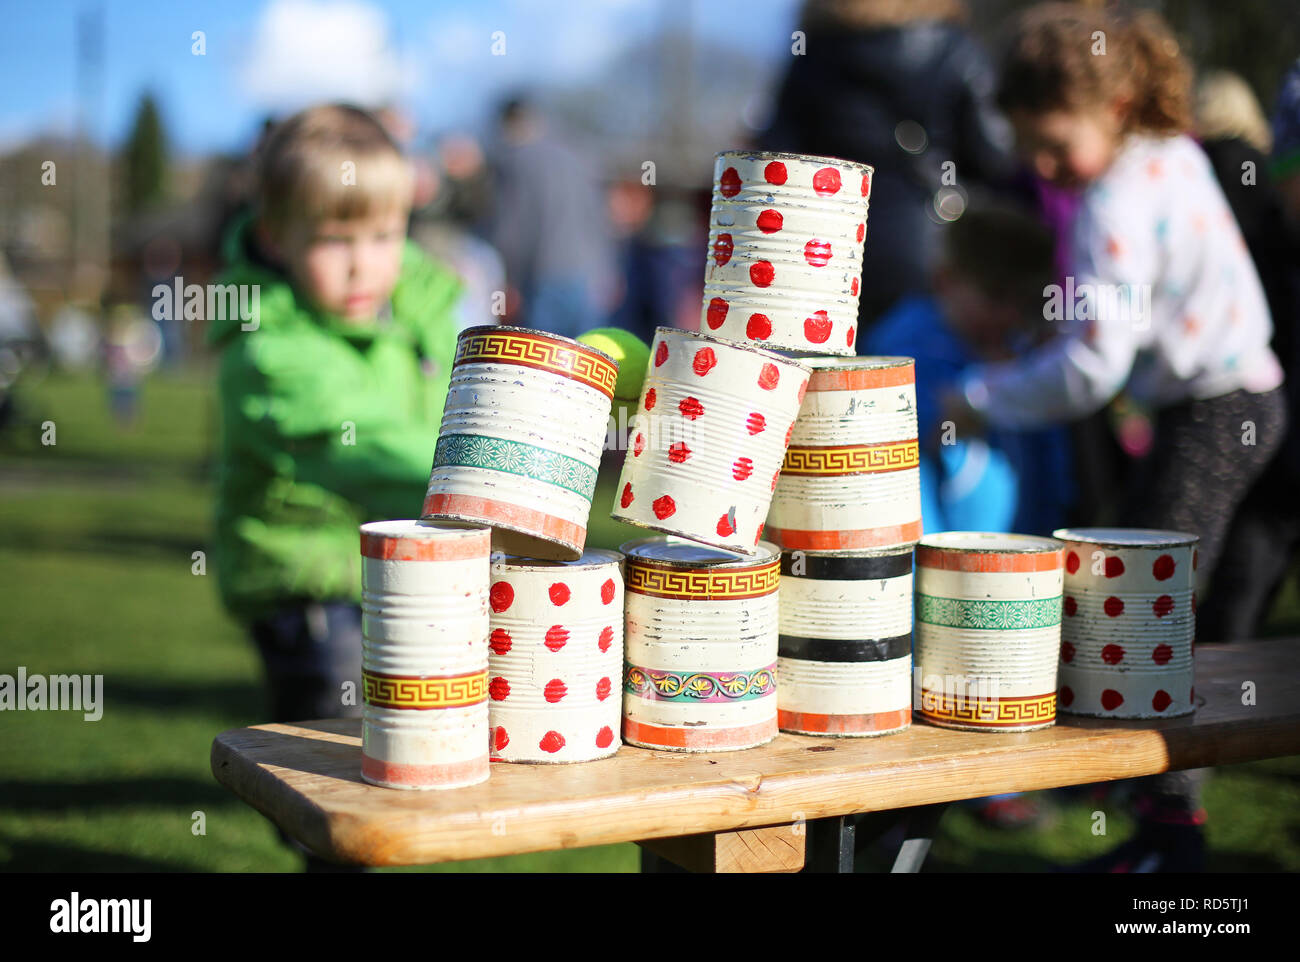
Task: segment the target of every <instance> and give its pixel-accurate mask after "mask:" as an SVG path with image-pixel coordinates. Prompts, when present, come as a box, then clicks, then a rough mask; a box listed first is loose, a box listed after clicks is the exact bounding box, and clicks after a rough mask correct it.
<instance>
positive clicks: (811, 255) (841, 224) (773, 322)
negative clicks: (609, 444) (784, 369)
mask: <svg viewBox="0 0 1300 962" xmlns="http://www.w3.org/2000/svg"><path fill="white" fill-rule="evenodd" d="M871 175H872V169H871V168H870V167H868V166H867V165H866V164H859V163H854V162H852V161H848V160H839V159H837V158H834V157H811V156H807V155H803V154H782V153H756V152H753V151H747V150H729V151H724V152H723V153H720V154H718V156H717V160H716V161H715V162H714V169H713V209H712V212H711V214H710V217H709V247H708V251H707V253H706V260H705V270H704V305H703V307H702V309H701V311H700V330H701V331H703V332H706V333H710V334H717V336H719V337H725V338H727V339H728V340H732V341H747V342H749V343H753V344H758V345H760V346H762V347H768V348H775V349H778V350H788V351H801V352H806V353H813V354H852V353H853V349H854V344H855V342H856V339H857V322H858V296H859V286H860V283H861V277H862V254H863V245H864V243H865V241H866V235H867V201H868V199H869V197H870V194H871Z"/></svg>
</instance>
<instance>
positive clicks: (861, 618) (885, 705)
mask: <svg viewBox="0 0 1300 962" xmlns="http://www.w3.org/2000/svg"><path fill="white" fill-rule="evenodd" d="M777 675H778V677H779V678H780V688H779V694H778V696H777V707H778V721H779V723H780V727H781V730H782V731H788V732H795V733H798V734H805V735H844V736H868V735H884V734H888V733H890V732H896V731H902V730H903V729H904V728H907V727H908V725H910V724H911V720H912V550H911V549H910V548H906V549H903V550H901V551H900V550H894V551H889V552H840V553H836V554H815V553H811V552H804V551H793V552H791V551H785V552H782V553H781V636H780V658H779V659H778V661H777Z"/></svg>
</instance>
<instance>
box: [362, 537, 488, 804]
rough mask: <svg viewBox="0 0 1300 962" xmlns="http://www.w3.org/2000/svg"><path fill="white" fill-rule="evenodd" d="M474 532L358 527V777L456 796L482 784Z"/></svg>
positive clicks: (481, 579) (484, 655)
mask: <svg viewBox="0 0 1300 962" xmlns="http://www.w3.org/2000/svg"><path fill="white" fill-rule="evenodd" d="M490 542H491V531H490V530H489V529H488V528H487V527H484V526H480V525H466V524H424V523H421V522H417V521H377V522H374V523H373V524H365V525H362V526H361V634H362V642H361V668H362V683H363V687H364V699H365V701H364V706H363V708H362V721H361V777H362V778H364V779H365V780H366V781H368V782H371V783H372V784H375V785H382V786H384V787H385V788H414V789H430V788H458V787H460V786H463V785H473V784H476V783H478V782H481V781H483V780H484V779H485V778H487V777H488V751H487V745H488V703H487V699H488V690H487V683H488V675H487V667H488V564H489V561H488V558H489V552H490V551H491V544H490Z"/></svg>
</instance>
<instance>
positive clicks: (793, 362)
mask: <svg viewBox="0 0 1300 962" xmlns="http://www.w3.org/2000/svg"><path fill="white" fill-rule="evenodd" d="M665 335H667V336H672V337H677V336H680V337H681V338H683V339H684V340H689V341H705V342H707V343H709V344H718V345H720V346H722V347H725V348H729V349H731V350H736V351H748V352H749V353H751V354H757V355H758V356H759V357H763V358H766V359H768V360H769V361H777V362H779V363H780V364H783V365H786V366H788V367H795V368H798V369H799V370H801V371H803V372H804V373H805V374H812V368H811V367H809V366H808V365H807V363H805V362H806V361H807V358H798V359H796V358H793V357H790V356H789V355H788V354H781V353H778V352H776V351H769V350H767V349H766V348H762V347H756V346H755V345H753V344H746V343H744V342H742V341H729V340H727V339H726V338H725V337H714V336H712V335H710V334H700V333H697V332H696V331H683V330H682V329H681V328H679V327H657V328H655V340H656V341H657V340H659V339H660V338H661V337H664V336H665Z"/></svg>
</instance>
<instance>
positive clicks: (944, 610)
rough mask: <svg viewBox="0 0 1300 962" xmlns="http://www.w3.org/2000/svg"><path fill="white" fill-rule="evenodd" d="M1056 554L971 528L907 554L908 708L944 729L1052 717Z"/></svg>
mask: <svg viewBox="0 0 1300 962" xmlns="http://www.w3.org/2000/svg"><path fill="white" fill-rule="evenodd" d="M1062 555H1063V548H1062V545H1061V543H1060V542H1059V541H1056V540H1054V539H1051V538H1035V537H1030V536H1028V535H1020V534H994V533H989V532H979V531H947V532H943V533H941V534H934V535H926V536H925V537H923V538H922V539H921V541H920V543H919V544H918V545H917V549H916V648H915V653H914V660H915V666H914V668H913V694H914V699H915V704H914V706H913V707H914V708H915V709H916V710H919V712H920V714H921V717H922V718H924V719H925V720H926V721H928V722H930V723H931V724H934V725H940V726H942V727H945V728H963V729H970V730H973V731H1029V730H1031V729H1035V728H1045V727H1047V726H1049V725H1052V724H1054V723H1055V721H1056V668H1057V658H1058V653H1059V650H1060V644H1061V584H1062V576H1063V573H1062Z"/></svg>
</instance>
